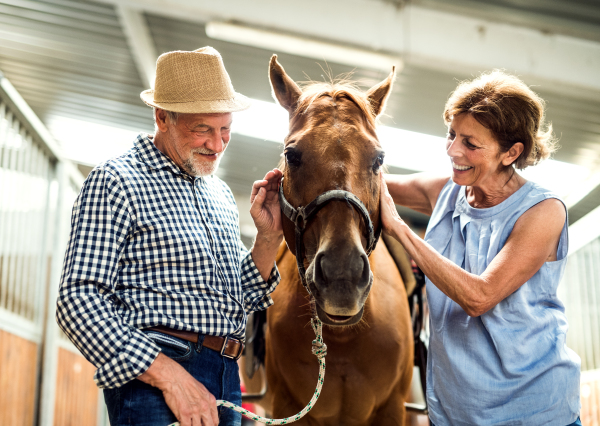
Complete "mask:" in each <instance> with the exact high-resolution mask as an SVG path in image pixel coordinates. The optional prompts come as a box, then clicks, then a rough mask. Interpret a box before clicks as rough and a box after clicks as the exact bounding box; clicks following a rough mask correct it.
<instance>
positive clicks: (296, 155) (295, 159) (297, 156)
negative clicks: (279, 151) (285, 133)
mask: <svg viewBox="0 0 600 426" xmlns="http://www.w3.org/2000/svg"><path fill="white" fill-rule="evenodd" d="M284 155H285V161H287V163H288V164H289V165H290V166H294V167H298V166H299V165H300V163H301V162H302V153H300V152H298V151H294V150H291V149H290V150H287V151H285V152H284Z"/></svg>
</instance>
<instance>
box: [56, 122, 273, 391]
mask: <svg viewBox="0 0 600 426" xmlns="http://www.w3.org/2000/svg"><path fill="white" fill-rule="evenodd" d="M279 279H280V277H279V273H278V272H277V268H276V267H273V270H272V272H271V276H270V277H269V279H268V280H267V281H266V282H265V281H264V280H263V279H262V277H261V275H260V273H259V271H258V269H257V268H256V265H255V264H254V262H253V261H252V257H251V254H250V253H249V252H248V251H247V250H246V248H245V247H244V245H243V244H242V242H241V241H240V238H239V218H238V211H237V207H236V204H235V201H234V198H233V195H232V194H231V191H230V189H229V187H227V185H226V184H225V183H224V182H223V181H221V180H220V179H219V178H217V177H215V176H210V177H203V178H194V177H191V176H189V175H187V174H186V173H184V172H182V171H181V169H179V167H177V166H176V165H175V163H173V162H172V161H171V160H170V159H169V158H168V157H166V156H165V155H163V154H162V153H161V152H160V151H159V150H158V149H157V148H156V147H155V146H154V143H153V142H152V139H151V136H148V135H144V134H141V135H139V136H138V137H137V140H136V141H135V143H134V147H133V148H132V149H131V150H130V151H128V152H127V153H126V154H124V155H122V156H121V157H118V158H114V159H111V160H109V161H107V162H106V163H104V164H102V165H100V166H98V167H96V168H95V169H94V170H92V172H91V173H90V175H89V176H88V178H87V180H86V181H85V183H84V185H83V188H82V190H81V193H80V194H79V197H78V198H77V201H76V202H75V205H74V206H73V216H72V219H71V236H70V240H69V245H68V248H67V252H66V256H65V262H64V267H63V273H62V277H61V287H60V293H59V297H58V302H57V313H56V319H57V322H58V324H59V326H60V328H61V329H62V330H63V331H64V332H65V333H66V334H67V336H68V337H69V339H70V340H71V341H72V342H73V343H74V344H75V346H77V348H78V349H79V350H80V351H81V353H82V354H83V355H84V356H85V357H86V358H87V359H88V360H89V361H90V362H91V363H92V364H94V365H95V366H97V367H98V370H97V371H96V374H95V376H94V380H95V381H96V384H97V385H98V386H99V387H101V388H114V387H119V386H121V385H123V384H125V383H127V382H128V381H130V380H132V379H134V378H136V377H137V376H139V375H140V374H142V373H143V372H144V371H146V369H147V368H148V367H149V366H150V364H151V363H152V362H153V361H154V359H155V358H156V356H157V355H158V353H159V352H160V349H159V348H158V346H157V345H156V344H155V343H154V342H153V341H152V340H150V339H149V338H147V337H146V336H145V334H143V333H142V332H140V331H139V330H140V329H143V328H147V327H153V326H156V325H163V326H167V327H170V328H173V329H177V330H186V331H193V332H197V333H201V334H210V335H214V336H226V335H229V336H234V337H237V338H243V337H244V331H245V327H246V313H247V312H252V311H256V310H262V309H266V308H267V307H268V306H270V305H271V304H272V303H273V301H272V300H271V297H270V296H269V294H270V293H271V292H273V290H274V289H275V287H276V286H277V284H278V283H279Z"/></svg>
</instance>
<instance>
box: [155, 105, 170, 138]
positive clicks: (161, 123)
mask: <svg viewBox="0 0 600 426" xmlns="http://www.w3.org/2000/svg"><path fill="white" fill-rule="evenodd" d="M168 119H169V118H168V115H167V112H166V111H165V110H164V109H160V108H154V121H155V122H156V127H158V130H159V131H161V132H166V131H167V129H168V128H169V125H168V124H167V120H168Z"/></svg>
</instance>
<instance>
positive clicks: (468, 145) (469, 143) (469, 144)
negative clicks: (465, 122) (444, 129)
mask: <svg viewBox="0 0 600 426" xmlns="http://www.w3.org/2000/svg"><path fill="white" fill-rule="evenodd" d="M465 146H466V147H467V148H469V149H475V148H477V147H476V146H475V145H473V144H472V143H471V142H469V140H468V139H465Z"/></svg>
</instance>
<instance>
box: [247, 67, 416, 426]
mask: <svg viewBox="0 0 600 426" xmlns="http://www.w3.org/2000/svg"><path fill="white" fill-rule="evenodd" d="M269 76H270V80H271V85H272V88H273V93H274V95H275V97H276V99H277V101H278V102H279V104H280V105H281V106H282V107H284V108H285V109H286V110H287V111H288V112H289V117H290V124H289V134H288V135H287V137H286V139H285V148H284V157H285V161H284V162H283V163H282V164H281V168H282V171H283V175H284V178H283V182H282V197H281V200H282V205H283V207H282V209H283V211H284V213H285V214H286V217H284V218H283V227H284V234H285V241H286V244H287V245H285V244H284V245H282V247H281V248H280V251H279V254H278V257H277V265H278V268H279V271H280V273H281V276H282V280H281V283H280V284H279V286H278V287H277V290H276V291H275V292H274V293H273V299H274V302H275V303H274V305H273V306H272V307H271V308H269V309H268V311H267V327H266V360H265V364H266V375H267V382H268V387H267V394H266V396H265V397H264V398H263V400H262V401H261V405H263V406H264V407H265V408H266V410H267V412H269V413H270V414H271V415H272V416H273V417H274V418H283V417H288V416H291V415H293V414H296V413H298V412H299V411H300V410H302V408H304V406H305V405H306V403H307V402H308V401H309V400H310V398H311V397H312V395H313V392H314V389H315V386H316V381H317V375H318V369H319V365H318V362H317V359H316V358H315V357H314V356H313V355H312V354H311V341H312V340H313V338H314V334H313V331H312V329H311V327H310V318H311V316H312V315H314V314H316V315H318V317H319V319H320V320H321V321H322V322H323V323H324V324H325V325H324V327H323V338H324V341H325V343H326V344H327V347H328V351H327V353H328V355H327V372H326V375H325V384H324V386H323V390H322V394H321V396H320V398H319V400H318V402H317V403H316V404H315V407H314V408H313V409H312V411H311V412H310V413H309V414H308V415H307V416H306V417H305V418H303V419H302V420H300V421H299V422H298V424H304V425H336V426H337V425H403V424H404V419H405V408H404V401H406V399H407V396H408V394H409V390H410V384H411V379H412V372H413V346H412V345H413V335H412V328H411V321H410V315H409V308H408V301H407V295H406V290H405V288H404V284H403V281H402V278H401V275H400V273H399V271H398V268H397V266H396V263H395V262H394V259H393V258H392V256H391V255H390V253H389V251H388V249H387V248H386V246H385V244H383V243H382V242H379V243H378V244H377V240H378V230H380V228H381V225H380V215H379V194H380V186H379V182H380V180H379V173H380V169H381V167H382V163H383V156H384V153H383V150H382V148H381V145H380V143H379V141H378V139H377V134H376V132H375V125H376V118H377V116H378V115H380V114H381V113H382V112H383V110H384V108H385V102H386V100H387V98H388V96H389V94H390V91H391V88H392V82H393V79H394V70H392V73H391V74H390V75H389V76H388V77H387V78H386V79H385V80H384V81H383V82H381V83H380V84H378V85H376V86H374V87H373V88H371V89H370V90H369V91H367V92H366V93H363V92H361V91H360V90H358V89H356V88H355V87H354V86H353V85H351V84H347V83H343V82H341V83H331V84H328V83H313V84H311V85H309V86H307V87H305V88H304V90H301V89H300V88H299V86H298V85H297V84H296V83H295V82H294V81H293V80H292V79H291V78H290V77H289V76H288V75H287V74H286V72H285V71H284V69H283V67H282V66H281V65H280V64H279V63H278V62H277V57H276V56H273V58H272V59H271V62H270V66H269ZM311 202H312V204H311ZM299 208H300V209H299ZM286 210H287V211H286ZM294 212H295V213H294ZM298 216H300V217H298ZM290 218H291V219H292V220H293V221H292V220H290ZM299 270H300V273H299ZM300 274H303V275H304V278H303V279H301V276H300ZM305 287H306V288H305ZM309 295H310V296H309ZM311 299H312V301H311ZM246 382H247V386H248V388H249V391H252V390H253V389H252V387H253V381H250V380H248V379H247V378H246Z"/></svg>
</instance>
